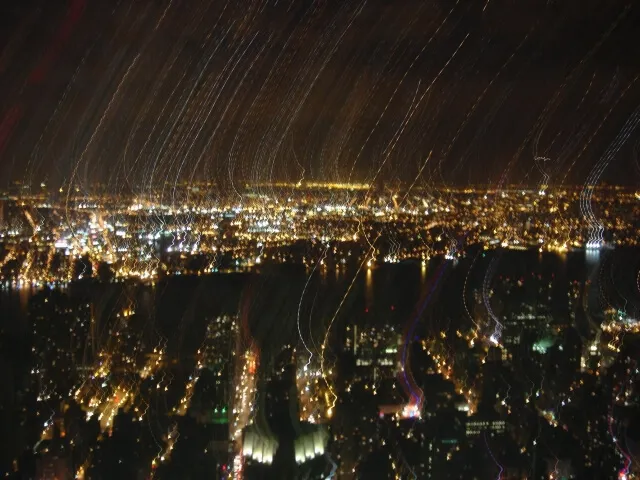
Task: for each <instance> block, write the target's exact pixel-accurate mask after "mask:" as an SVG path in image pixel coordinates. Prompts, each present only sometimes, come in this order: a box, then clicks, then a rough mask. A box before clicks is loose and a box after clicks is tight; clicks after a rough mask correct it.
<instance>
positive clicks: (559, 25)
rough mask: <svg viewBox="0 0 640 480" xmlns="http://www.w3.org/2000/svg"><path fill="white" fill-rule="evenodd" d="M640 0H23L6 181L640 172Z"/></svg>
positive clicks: (2, 177)
mask: <svg viewBox="0 0 640 480" xmlns="http://www.w3.org/2000/svg"><path fill="white" fill-rule="evenodd" d="M639 75H640V3H638V2H633V1H632V0H626V1H617V0H606V1H599V2H598V1H591V0H578V1H573V0H557V1H554V0H549V1H542V0H538V1H532V0H510V1H507V0H480V1H463V0H459V1H458V2H454V1H449V0H447V1H445V0H438V1H417V0H407V1H404V0H395V1H391V0H369V1H351V0H339V1H332V0H324V1H307V0H294V1H286V0H268V1H267V0H265V1H244V0H230V1H226V2H225V1H223V0H221V1H201V0H189V1H187V0H172V1H169V0H154V1H151V0H145V1H138V2H131V1H118V2H116V1H107V0H92V1H89V0H69V1H67V0H64V1H63V0H56V1H52V0H41V1H35V0H5V1H3V2H2V4H1V6H0V89H1V90H0V91H1V92H2V95H1V96H0V187H2V188H4V187H6V186H8V185H9V184H10V183H11V182H13V181H22V182H26V183H28V184H31V185H39V183H40V182H43V181H44V182H46V183H47V184H48V185H49V186H52V187H53V186H55V187H57V186H59V185H62V184H64V185H69V184H71V185H74V186H78V187H79V188H82V189H90V188H91V186H92V185H93V184H95V183H96V182H100V183H102V184H106V185H107V186H109V187H110V188H112V189H114V190H116V191H117V190H122V191H124V190H128V191H131V190H133V191H137V192H144V191H147V189H148V190H151V189H152V188H154V187H156V186H158V185H167V184H169V185H174V184H176V183H177V182H182V181H187V182H188V181H200V180H207V181H212V182H216V183H218V184H219V185H220V188H221V189H229V190H230V189H232V188H235V187H236V186H238V185H243V184H244V183H245V182H269V181H282V180H286V181H298V180H301V179H303V180H314V181H342V182H346V181H358V182H361V181H374V180H375V179H376V178H377V180H383V181H385V182H395V181H401V182H406V183H407V184H412V183H414V184H415V185H420V186H426V187H428V186H438V185H442V184H447V185H467V184H473V183H481V184H490V185H505V184H510V183H513V184H523V185H532V186H535V185H538V184H540V183H549V184H551V185H561V184H564V185H566V184H578V185H581V184H583V183H585V182H588V183H593V182H596V183H597V182H609V183H624V184H627V185H636V184H637V183H638V181H639V180H640V166H639V163H638V162H639V161H638V155H637V153H638V151H639V150H640V127H639V128H636V124H637V123H638V122H639V121H640V116H639V112H640V110H637V109H638V107H639V106H640V79H639V78H638V76H639Z"/></svg>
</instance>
